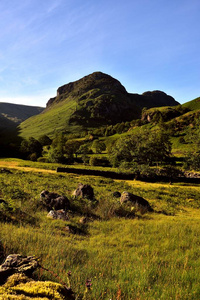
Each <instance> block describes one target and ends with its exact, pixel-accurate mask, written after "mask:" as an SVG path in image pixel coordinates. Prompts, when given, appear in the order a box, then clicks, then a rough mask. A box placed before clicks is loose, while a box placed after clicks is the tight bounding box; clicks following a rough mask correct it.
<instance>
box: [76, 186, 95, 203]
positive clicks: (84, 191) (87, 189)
mask: <svg viewBox="0 0 200 300" xmlns="http://www.w3.org/2000/svg"><path fill="white" fill-rule="evenodd" d="M72 196H74V197H76V198H87V199H89V200H94V190H93V188H92V187H91V186H90V185H89V184H82V183H79V184H78V187H77V189H76V190H75V191H74V192H73V193H72Z"/></svg>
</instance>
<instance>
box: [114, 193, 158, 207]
mask: <svg viewBox="0 0 200 300" xmlns="http://www.w3.org/2000/svg"><path fill="white" fill-rule="evenodd" d="M120 203H121V204H124V203H131V204H133V205H134V206H136V207H138V208H145V209H147V210H148V211H153V209H152V208H151V206H150V204H149V202H148V201H147V200H145V199H144V198H142V197H140V196H137V195H134V194H132V193H129V192H123V193H122V194H121V198H120Z"/></svg>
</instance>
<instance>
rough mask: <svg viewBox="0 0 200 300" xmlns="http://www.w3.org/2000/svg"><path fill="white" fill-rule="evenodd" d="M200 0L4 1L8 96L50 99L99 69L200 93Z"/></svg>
mask: <svg viewBox="0 0 200 300" xmlns="http://www.w3.org/2000/svg"><path fill="white" fill-rule="evenodd" d="M199 15H200V1H199V0H123V1H121V0H115V1H114V0H98V1H97V0H84V1H83V0H42V1H41V0H23V1H19V0H1V1H0V26H1V30H0V101H1V102H11V103H19V104H26V105H39V106H45V105H46V102H47V101H48V99H49V98H50V97H54V96H55V95H56V90H57V88H58V87H59V86H61V85H63V84H66V83H68V82H71V81H75V80H78V79H80V78H82V77H83V76H85V75H88V74H90V73H92V72H95V71H101V72H104V73H107V74H109V75H111V76H113V77H114V78H116V79H118V80H119V81H120V82H121V83H122V85H123V86H124V87H125V88H126V90H127V91H128V92H131V93H139V94H141V93H143V92H145V91H148V90H162V91H164V92H166V93H167V94H169V95H171V96H173V97H174V98H175V99H176V100H177V101H179V102H180V103H184V102H187V101H190V100H192V99H194V98H196V97H199V96H200V55H199V49H200V31H199Z"/></svg>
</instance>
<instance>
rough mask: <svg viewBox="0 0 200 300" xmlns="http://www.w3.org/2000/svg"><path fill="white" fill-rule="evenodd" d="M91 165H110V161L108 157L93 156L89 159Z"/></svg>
mask: <svg viewBox="0 0 200 300" xmlns="http://www.w3.org/2000/svg"><path fill="white" fill-rule="evenodd" d="M89 164H90V166H101V167H109V165H110V163H109V160H108V159H107V158H106V157H98V156H91V157H90V161H89Z"/></svg>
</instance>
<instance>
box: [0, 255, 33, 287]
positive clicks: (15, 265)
mask: <svg viewBox="0 0 200 300" xmlns="http://www.w3.org/2000/svg"><path fill="white" fill-rule="evenodd" d="M37 267H38V261H37V259H36V258H35V257H34V256H22V255H20V254H10V255H9V256H7V258H6V260H5V262H4V263H3V264H2V265H1V266H0V284H2V283H4V282H5V281H6V279H7V278H8V277H9V276H11V275H13V274H15V273H24V274H26V275H29V276H30V275H31V274H32V273H33V272H34V271H35V270H36V269H37Z"/></svg>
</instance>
